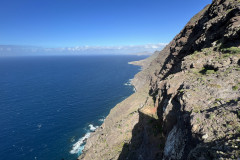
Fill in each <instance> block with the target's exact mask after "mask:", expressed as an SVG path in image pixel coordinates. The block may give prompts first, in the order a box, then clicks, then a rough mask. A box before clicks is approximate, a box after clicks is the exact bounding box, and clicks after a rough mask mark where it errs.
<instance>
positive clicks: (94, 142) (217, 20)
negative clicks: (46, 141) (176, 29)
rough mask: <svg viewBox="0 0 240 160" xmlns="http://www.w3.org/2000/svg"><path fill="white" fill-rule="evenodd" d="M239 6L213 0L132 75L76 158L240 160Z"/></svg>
mask: <svg viewBox="0 0 240 160" xmlns="http://www.w3.org/2000/svg"><path fill="white" fill-rule="evenodd" d="M239 59H240V1H239V0H214V1H213V3H212V4H211V5H208V6H206V7H205V8H204V9H203V10H202V11H201V12H200V13H198V14H197V15H195V16H194V17H193V18H192V19H191V20H190V22H189V23H188V24H187V25H186V26H185V28H184V29H183V30H182V31H181V32H180V33H179V34H178V35H177V36H176V37H175V38H174V39H173V41H172V42H171V43H170V44H169V45H168V46H166V47H165V48H164V49H163V50H162V51H161V52H156V54H155V55H154V58H150V59H148V60H145V61H144V63H142V64H144V67H143V71H141V72H140V73H138V74H137V75H136V76H135V79H134V81H133V84H134V85H135V87H136V89H137V92H136V93H135V94H133V95H132V96H130V97H129V98H127V99H126V100H124V101H123V102H122V103H120V104H118V105H117V106H116V107H115V108H113V109H112V110H111V112H110V114H109V116H108V117H107V118H106V121H105V122H104V124H103V125H102V126H101V127H100V128H99V129H98V130H97V131H96V132H95V133H94V134H92V136H91V137H90V139H88V141H87V144H86V147H85V150H84V154H83V155H82V156H80V157H79V159H86V160H88V159H119V160H125V159H129V160H130V159H131V160H132V159H143V160H154V159H237V158H240V89H239V88H240V74H239V73H240V60H239Z"/></svg>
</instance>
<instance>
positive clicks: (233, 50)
mask: <svg viewBox="0 0 240 160" xmlns="http://www.w3.org/2000/svg"><path fill="white" fill-rule="evenodd" d="M221 51H222V52H223V53H230V54H239V53H240V48H238V47H230V48H223V49H222V50H221Z"/></svg>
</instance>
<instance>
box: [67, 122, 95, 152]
mask: <svg viewBox="0 0 240 160" xmlns="http://www.w3.org/2000/svg"><path fill="white" fill-rule="evenodd" d="M88 127H89V129H88V131H87V133H86V134H85V135H84V136H83V137H81V138H80V139H79V140H78V141H77V142H76V143H74V144H73V146H72V150H71V151H70V153H71V154H78V155H81V154H82V152H83V150H84V147H85V144H86V141H87V139H88V138H89V137H90V135H91V132H94V131H95V130H96V129H97V128H98V126H94V125H92V124H89V125H88Z"/></svg>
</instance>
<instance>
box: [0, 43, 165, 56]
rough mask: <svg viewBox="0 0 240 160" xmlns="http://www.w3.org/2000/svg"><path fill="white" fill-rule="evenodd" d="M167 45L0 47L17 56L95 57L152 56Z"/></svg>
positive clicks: (1, 49)
mask: <svg viewBox="0 0 240 160" xmlns="http://www.w3.org/2000/svg"><path fill="white" fill-rule="evenodd" d="M166 45H167V44H166V43H158V44H145V45H125V46H124V45H122V46H76V47H65V48H43V47H28V46H11V45H8V46H4V45H2V46H1V45H0V54H2V53H4V54H5V53H6V52H7V53H8V54H15V55H22V54H24V53H25V54H27V55H94V54H139V53H144V54H150V53H153V52H154V51H156V50H162V49H163V48H164V47H165V46H166Z"/></svg>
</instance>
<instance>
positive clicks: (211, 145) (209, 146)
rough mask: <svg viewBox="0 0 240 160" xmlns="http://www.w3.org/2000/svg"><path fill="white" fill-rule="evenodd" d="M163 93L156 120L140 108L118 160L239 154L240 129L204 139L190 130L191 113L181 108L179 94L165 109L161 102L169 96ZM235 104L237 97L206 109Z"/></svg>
mask: <svg viewBox="0 0 240 160" xmlns="http://www.w3.org/2000/svg"><path fill="white" fill-rule="evenodd" d="M163 96H164V98H163V101H161V102H160V103H159V105H158V117H160V118H159V119H155V118H152V117H151V116H149V115H146V114H144V113H142V112H141V111H139V122H138V123H137V124H136V125H135V126H134V129H133V130H132V139H131V141H130V142H129V143H125V144H124V146H123V149H122V151H121V154H120V156H119V158H118V160H157V159H165V160H168V159H188V160H193V159H201V158H202V159H216V158H217V159H218V158H231V156H235V158H236V155H239V156H240V151H239V149H238V148H240V142H238V141H236V139H237V138H238V137H240V132H238V133H237V134H232V135H230V136H229V135H225V137H223V138H220V139H217V140H214V141H210V142H205V141H204V139H203V138H202V137H203V135H202V134H201V133H193V132H192V126H191V113H190V112H187V111H184V106H182V105H181V104H180V98H181V94H178V95H176V96H174V97H173V98H172V100H171V104H168V105H169V106H170V107H169V106H168V107H169V108H168V110H167V109H166V108H165V107H166V106H165V105H166V103H165V102H164V101H169V99H170V98H171V97H170V96H167V95H166V94H165V95H163ZM238 101H239V98H238ZM236 103H237V102H236V100H235V101H230V102H228V103H226V104H223V105H222V106H221V107H220V108H219V107H218V108H212V109H209V110H208V112H212V111H213V110H216V109H221V108H222V107H231V106H232V105H236ZM171 106H172V107H171ZM163 110H164V112H166V110H167V112H168V113H167V115H166V116H163V113H164V112H163ZM163 117H164V120H163ZM231 141H232V142H233V143H232V142H231ZM226 142H227V143H226ZM236 147H237V148H236ZM226 153H228V154H226Z"/></svg>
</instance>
